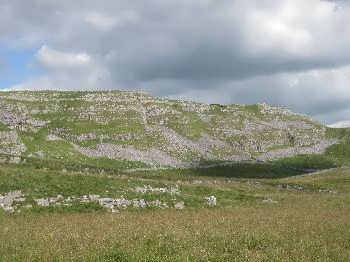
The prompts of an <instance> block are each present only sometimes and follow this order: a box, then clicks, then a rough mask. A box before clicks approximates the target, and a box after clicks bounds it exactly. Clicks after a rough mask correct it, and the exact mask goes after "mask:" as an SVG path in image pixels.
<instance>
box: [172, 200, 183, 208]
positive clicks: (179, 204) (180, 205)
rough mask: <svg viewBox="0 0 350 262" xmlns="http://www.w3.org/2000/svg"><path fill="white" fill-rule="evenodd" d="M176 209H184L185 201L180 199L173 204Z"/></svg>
mask: <svg viewBox="0 0 350 262" xmlns="http://www.w3.org/2000/svg"><path fill="white" fill-rule="evenodd" d="M174 207H175V208H176V209H184V208H185V202H183V201H181V202H178V203H176V204H175V206H174Z"/></svg>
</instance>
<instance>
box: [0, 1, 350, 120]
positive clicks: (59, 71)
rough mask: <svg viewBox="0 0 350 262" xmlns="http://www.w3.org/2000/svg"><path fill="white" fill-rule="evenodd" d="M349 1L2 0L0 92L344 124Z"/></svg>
mask: <svg viewBox="0 0 350 262" xmlns="http://www.w3.org/2000/svg"><path fill="white" fill-rule="evenodd" d="M349 25H350V1H347V0H338V1H337V0H333V1H331V0H329V1H326V0H307V1H305V0H249V1H247V0H220V1H219V0H176V1H171V0H138V1H125V0H124V1H122V0H99V1H97V0H94V1H93V0H74V1H71V0H60V1H56V0H26V1H23V0H0V89H3V90H40V89H56V90H110V89H122V90H142V91H147V92H149V93H150V94H152V95H155V96H160V97H168V98H174V99H186V100H194V101H199V102H205V103H222V104H230V103H245V104H251V103H268V104H272V105H277V106H286V107H288V108H290V109H291V110H293V111H295V112H299V113H304V114H308V115H310V116H312V117H313V118H314V119H316V120H318V121H320V122H322V123H325V124H329V125H332V126H350V26H349Z"/></svg>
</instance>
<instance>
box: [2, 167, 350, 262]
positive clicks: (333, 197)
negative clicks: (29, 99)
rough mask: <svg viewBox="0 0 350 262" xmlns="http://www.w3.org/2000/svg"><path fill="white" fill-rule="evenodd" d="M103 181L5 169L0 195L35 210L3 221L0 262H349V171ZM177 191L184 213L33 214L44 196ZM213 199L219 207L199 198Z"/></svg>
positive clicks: (95, 210) (96, 210)
mask: <svg viewBox="0 0 350 262" xmlns="http://www.w3.org/2000/svg"><path fill="white" fill-rule="evenodd" d="M181 176H182V175H181V174H179V175H178V177H177V178H179V179H180V181H175V180H174V178H173V174H172V173H170V174H168V175H166V174H164V175H163V176H159V175H156V178H153V177H152V174H151V173H150V174H146V173H141V174H129V175H125V174H124V175H114V176H113V175H101V174H94V173H79V172H77V173H74V172H68V173H65V172H59V171H50V170H37V169H31V168H29V167H28V168H23V167H20V168H19V167H16V166H11V165H2V166H1V168H0V181H1V182H0V194H4V193H6V192H9V191H11V190H22V191H23V193H24V194H25V196H26V197H27V200H26V202H25V203H22V204H23V205H25V204H33V208H32V209H29V210H26V211H25V210H24V211H23V212H21V213H15V214H5V213H4V212H2V211H0V258H1V259H0V260H1V261H322V262H323V261H349V257H350V219H349V217H350V170H349V169H347V168H341V169H335V170H331V171H328V172H323V173H320V174H315V175H307V176H297V177H287V178H270V179H263V178H250V177H248V178H234V177H231V178H230V179H228V178H227V177H225V178H222V177H203V176H198V175H195V176H192V175H189V174H187V175H186V176H182V177H181ZM175 183H177V184H178V185H179V188H180V191H181V194H180V195H178V196H176V201H184V202H185V209H183V210H175V209H171V208H169V209H164V210H162V209H156V208H146V209H142V210H141V209H133V208H128V209H126V210H122V211H121V212H120V213H118V214H111V213H109V212H108V211H106V210H104V209H101V208H100V207H98V206H97V205H95V206H88V207H86V206H85V207H84V206H83V207H82V206H79V205H73V206H71V207H67V208H63V209H62V208H59V207H57V208H56V207H52V208H51V207H50V208H39V207H35V206H34V202H33V199H34V198H36V197H43V196H55V195H57V194H62V195H63V196H71V195H83V194H101V195H106V196H109V197H120V196H121V195H123V196H125V197H129V198H134V197H143V198H145V199H161V200H162V201H167V202H168V203H170V204H171V203H172V202H171V201H175V200H174V199H173V198H174V197H173V196H169V195H167V194H160V193H147V194H145V195H142V196H140V195H138V193H136V192H134V191H133V188H134V187H135V186H140V185H145V184H147V185H152V186H153V187H157V186H169V185H174V184H175ZM208 195H215V196H216V197H217V200H218V205H217V206H216V207H212V208H210V207H207V206H205V204H204V203H203V198H204V197H205V196H208Z"/></svg>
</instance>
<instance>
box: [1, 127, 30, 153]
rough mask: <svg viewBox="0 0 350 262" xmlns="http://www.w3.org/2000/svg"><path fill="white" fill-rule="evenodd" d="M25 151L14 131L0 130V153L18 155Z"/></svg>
mask: <svg viewBox="0 0 350 262" xmlns="http://www.w3.org/2000/svg"><path fill="white" fill-rule="evenodd" d="M25 151H26V146H25V145H24V144H23V143H22V142H21V140H20V138H19V136H18V134H17V132H16V131H0V153H2V154H8V155H13V156H20V155H21V154H22V153H24V152H25Z"/></svg>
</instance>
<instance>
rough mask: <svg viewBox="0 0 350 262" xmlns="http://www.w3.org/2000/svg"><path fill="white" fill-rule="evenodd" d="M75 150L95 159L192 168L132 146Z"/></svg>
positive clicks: (109, 146) (163, 154) (156, 150)
mask: <svg viewBox="0 0 350 262" xmlns="http://www.w3.org/2000/svg"><path fill="white" fill-rule="evenodd" d="M75 149H76V150H77V151H78V152H80V153H82V154H84V155H86V156H88V157H93V158H98V157H105V158H109V159H122V160H128V161H138V162H143V163H146V164H149V165H157V166H172V167H190V165H191V164H190V163H185V162H181V161H179V160H177V159H175V158H173V157H171V156H169V155H167V154H166V153H164V152H162V151H160V150H158V149H156V148H151V149H149V150H147V151H143V150H138V149H135V148H133V147H131V146H127V147H124V146H121V145H114V144H98V145H97V146H96V149H91V148H86V147H80V146H77V145H75Z"/></svg>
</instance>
